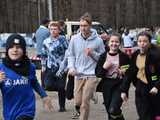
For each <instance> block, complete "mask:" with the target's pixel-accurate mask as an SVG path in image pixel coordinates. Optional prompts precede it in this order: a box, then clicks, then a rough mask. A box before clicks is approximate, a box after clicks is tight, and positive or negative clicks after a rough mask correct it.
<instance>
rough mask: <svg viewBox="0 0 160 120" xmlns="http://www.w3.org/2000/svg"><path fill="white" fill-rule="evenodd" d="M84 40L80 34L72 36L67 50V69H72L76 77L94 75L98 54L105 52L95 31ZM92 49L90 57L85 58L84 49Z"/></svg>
mask: <svg viewBox="0 0 160 120" xmlns="http://www.w3.org/2000/svg"><path fill="white" fill-rule="evenodd" d="M91 32H92V34H91V36H90V37H89V38H87V39H86V40H85V39H84V38H83V37H82V35H81V33H78V34H76V35H74V36H72V38H71V40H70V44H69V48H68V68H74V69H75V70H76V72H77V73H78V74H77V75H95V68H96V65H97V61H98V59H99V56H100V54H102V53H103V52H104V51H105V47H104V44H103V41H102V39H101V38H100V37H99V36H98V34H97V32H96V31H95V30H91ZM86 48H91V49H93V52H92V55H91V56H87V55H86V54H85V52H84V51H85V49H86Z"/></svg>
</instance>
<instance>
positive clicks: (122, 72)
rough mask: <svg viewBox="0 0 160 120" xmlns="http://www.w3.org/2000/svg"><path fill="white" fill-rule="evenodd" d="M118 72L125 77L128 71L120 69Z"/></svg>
mask: <svg viewBox="0 0 160 120" xmlns="http://www.w3.org/2000/svg"><path fill="white" fill-rule="evenodd" d="M117 71H118V74H119V75H124V74H125V72H126V70H124V69H118V70H117Z"/></svg>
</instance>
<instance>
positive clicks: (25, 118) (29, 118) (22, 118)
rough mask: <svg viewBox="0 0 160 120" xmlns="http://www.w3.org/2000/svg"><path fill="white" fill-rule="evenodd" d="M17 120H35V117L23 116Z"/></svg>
mask: <svg viewBox="0 0 160 120" xmlns="http://www.w3.org/2000/svg"><path fill="white" fill-rule="evenodd" d="M16 120H33V117H30V116H26V115H23V116H20V117H18V118H17V119H16Z"/></svg>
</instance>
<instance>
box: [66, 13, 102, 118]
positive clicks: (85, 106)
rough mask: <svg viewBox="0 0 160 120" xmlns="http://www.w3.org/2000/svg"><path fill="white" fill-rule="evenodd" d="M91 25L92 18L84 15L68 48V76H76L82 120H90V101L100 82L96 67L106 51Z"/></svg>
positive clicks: (77, 104)
mask: <svg viewBox="0 0 160 120" xmlns="http://www.w3.org/2000/svg"><path fill="white" fill-rule="evenodd" d="M91 25H92V18H91V16H90V15H89V14H88V13H86V14H84V15H83V16H82V17H81V18H80V32H79V33H77V34H76V35H73V36H72V38H71V40H70V43H69V48H68V68H69V72H68V74H70V75H72V76H75V81H74V82H75V86H74V101H75V106H76V108H77V114H75V115H77V117H78V116H79V115H80V118H79V119H80V120H88V117H89V112H90V99H91V98H92V96H93V92H94V91H95V87H96V86H97V82H98V80H97V78H96V76H95V67H96V64H97V60H98V58H99V55H100V54H102V53H103V52H104V51H105V48H104V44H103V41H102V39H101V38H100V37H99V36H98V35H97V33H96V31H95V30H92V29H91ZM78 109H80V111H78Z"/></svg>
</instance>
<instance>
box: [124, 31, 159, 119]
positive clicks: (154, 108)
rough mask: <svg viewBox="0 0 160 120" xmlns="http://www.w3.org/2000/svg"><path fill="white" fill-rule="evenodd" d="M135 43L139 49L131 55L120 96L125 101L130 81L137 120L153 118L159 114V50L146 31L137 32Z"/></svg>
mask: <svg viewBox="0 0 160 120" xmlns="http://www.w3.org/2000/svg"><path fill="white" fill-rule="evenodd" d="M137 45H138V47H139V50H137V51H135V53H134V54H133V55H132V59H131V65H130V67H129V69H128V70H127V72H126V76H125V77H124V81H123V84H122V87H121V89H122V93H121V98H122V99H123V100H124V101H127V99H128V90H129V87H130V83H131V82H133V84H134V86H135V88H136V90H135V103H136V108H137V112H138V116H139V120H155V118H156V117H157V116H160V102H159V101H160V92H159V89H160V79H159V78H160V69H159V68H160V55H159V53H160V50H159V48H158V47H157V46H156V45H153V44H151V35H150V34H149V33H147V32H141V33H139V35H138V37H137Z"/></svg>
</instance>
